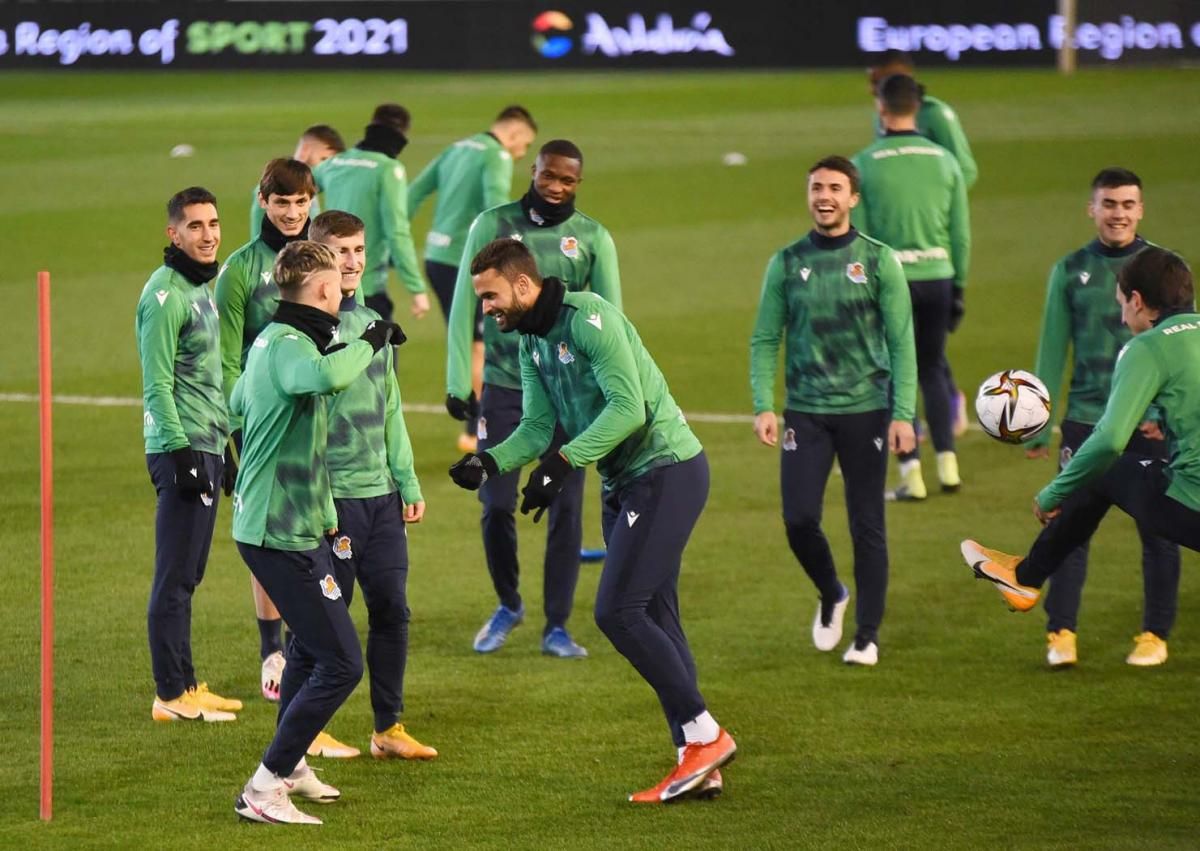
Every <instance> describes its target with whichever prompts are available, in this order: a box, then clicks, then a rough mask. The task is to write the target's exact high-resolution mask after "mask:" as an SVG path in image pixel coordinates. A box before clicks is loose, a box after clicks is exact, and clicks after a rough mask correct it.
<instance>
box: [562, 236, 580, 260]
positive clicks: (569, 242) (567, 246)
mask: <svg viewBox="0 0 1200 851" xmlns="http://www.w3.org/2000/svg"><path fill="white" fill-rule="evenodd" d="M558 247H559V248H561V249H562V253H563V254H565V255H566V256H567V257H570V258H571V259H572V260H574V259H575V258H577V257H578V256H579V240H577V239H576V238H575V237H573V236H564V237H563V238H562V239H561V240H560V241H559V243H558Z"/></svg>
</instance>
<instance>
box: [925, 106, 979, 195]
mask: <svg viewBox="0 0 1200 851" xmlns="http://www.w3.org/2000/svg"><path fill="white" fill-rule="evenodd" d="M925 116H926V121H927V122H928V124H929V127H928V128H927V132H928V135H929V138H930V139H932V140H933V141H935V142H937V143H938V144H939V145H941V146H942V147H943V148H948V149H949V151H950V153H952V154H954V158H955V159H956V160H958V165H959V168H961V169H962V175H963V184H964V185H965V187H966V188H967V189H970V188H971V187H972V186H974V185H975V181H976V180H977V179H978V178H979V166H978V165H976V164H975V157H974V156H973V155H972V154H971V144H970V143H969V142H968V141H967V134H966V133H964V132H963V129H962V123H961V122H960V121H959V120H958V116H957V115H956V114H955V113H954V111H953V110H952V109H950V107H948V106H943V107H941V108H938V109H932V110H929V111H927V112H926V113H925Z"/></svg>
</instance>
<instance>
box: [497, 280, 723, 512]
mask: <svg viewBox="0 0 1200 851" xmlns="http://www.w3.org/2000/svg"><path fill="white" fill-rule="evenodd" d="M514 335H515V332H514ZM520 361H521V388H522V397H523V398H522V404H523V409H522V412H521V423H520V425H519V426H517V430H516V431H514V432H513V433H512V435H510V436H509V438H508V439H507V440H505V441H504V442H503V443H501V444H500V445H498V446H495V447H493V448H491V449H489V450H488V454H489V455H491V456H492V458H493V459H494V460H495V462H496V466H497V467H499V468H500V471H501V472H502V473H503V472H507V471H509V470H515V469H517V468H519V467H521V466H523V465H525V464H527V463H529V462H530V461H532V460H533V459H535V458H537V457H538V456H539V455H541V454H542V453H543V452H544V451H545V450H546V447H548V446H549V445H550V440H551V438H552V437H553V436H554V424H555V422H559V423H562V427H563V430H564V431H565V432H566V434H567V437H568V438H569V441H568V442H567V443H566V444H564V445H563V447H562V449H561V450H559V451H560V452H561V453H562V455H563V457H565V458H566V459H567V460H568V461H569V462H570V463H571V466H572V467H583V466H586V465H587V464H590V463H592V462H593V461H595V462H596V469H597V470H598V471H599V472H600V477H601V479H602V480H603V482H604V487H605V488H607V489H610V490H611V489H616V488H621V487H623V486H625V485H627V484H628V483H629V482H631V481H632V480H633V479H636V478H637V477H638V476H640V475H642V474H643V473H645V472H646V471H648V470H651V469H653V468H655V467H665V466H667V465H668V464H674V463H677V462H679V461H686V460H688V459H689V458H694V457H695V456H696V455H699V454H700V452H701V450H702V449H703V447H701V446H700V441H699V440H697V439H696V436H695V435H694V434H692V430H691V429H690V428H689V427H688V424H687V421H686V420H684V418H683V411H681V410H680V409H679V405H677V404H675V400H674V399H673V398H672V397H671V391H670V389H668V387H667V382H666V380H665V379H664V378H663V374H662V373H661V372H660V371H659V369H658V365H657V364H656V363H655V362H654V359H653V358H651V357H650V353H649V352H647V351H646V347H645V346H643V345H642V340H641V338H640V337H639V336H638V333H637V329H635V328H634V327H633V323H632V322H630V321H629V320H628V319H626V318H625V315H624V314H622V313H621V311H620V310H619V309H618V308H617V307H616V306H614V305H612V304H610V303H609V302H607V301H605V300H604V299H603V298H600V297H599V296H598V295H596V294H595V293H566V294H565V296H564V297H563V305H562V307H561V308H560V309H559V313H558V317H557V319H556V320H555V322H554V325H553V326H552V327H551V329H550V331H549V332H548V333H547V334H546V336H545V337H539V336H535V335H533V334H522V335H521V342H520Z"/></svg>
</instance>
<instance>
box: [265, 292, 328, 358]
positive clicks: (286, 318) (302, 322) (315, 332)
mask: <svg viewBox="0 0 1200 851" xmlns="http://www.w3.org/2000/svg"><path fill="white" fill-rule="evenodd" d="M271 321H272V322H279V323H281V324H283V325H290V326H291V327H293V328H295V329H296V330H297V331H299V332H301V333H302V334H304V335H305V336H306V337H308V338H309V339H310V340H312V341H313V342H314V343H316V345H317V348H318V349H320V350H321V351H322V352H323V351H325V347H326V346H328V345H329V343H330V341H331V340H333V332H334V330H335V329H336V328H337V326H338V319H337V317H335V316H330V315H329V314H328V313H326V312H325V311H323V310H320V309H318V308H315V307H310V306H309V305H307V304H300V303H298V302H294V301H281V302H279V307H278V308H276V310H275V315H274V316H272V317H271Z"/></svg>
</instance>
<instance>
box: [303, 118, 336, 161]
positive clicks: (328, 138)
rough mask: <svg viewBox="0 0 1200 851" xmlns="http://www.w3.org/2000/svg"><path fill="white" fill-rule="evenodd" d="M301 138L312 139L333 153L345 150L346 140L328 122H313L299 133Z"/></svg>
mask: <svg viewBox="0 0 1200 851" xmlns="http://www.w3.org/2000/svg"><path fill="white" fill-rule="evenodd" d="M301 138H302V139H314V140H316V141H318V142H320V143H321V144H322V145H324V146H325V147H327V148H329V149H331V150H332V151H333V152H334V153H335V154H340V153H341V152H342V151H344V150H346V142H345V140H344V139H342V134H341V133H339V132H338V131H336V130H334V129H333V128H332V127H330V126H329V125H328V124H314V125H313V126H312V127H309V128H308V129H307V130H305V131H304V132H303V133H302V134H301Z"/></svg>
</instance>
